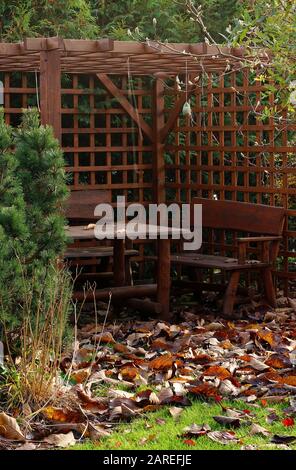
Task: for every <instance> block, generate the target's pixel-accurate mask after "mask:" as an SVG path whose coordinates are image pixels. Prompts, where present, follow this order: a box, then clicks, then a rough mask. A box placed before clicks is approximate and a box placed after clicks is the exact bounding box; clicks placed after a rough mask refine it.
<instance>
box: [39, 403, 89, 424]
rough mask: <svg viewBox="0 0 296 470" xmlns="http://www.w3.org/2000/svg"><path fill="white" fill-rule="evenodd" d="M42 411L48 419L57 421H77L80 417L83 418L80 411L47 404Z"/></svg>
mask: <svg viewBox="0 0 296 470" xmlns="http://www.w3.org/2000/svg"><path fill="white" fill-rule="evenodd" d="M42 413H43V414H44V415H45V417H46V418H47V419H49V420H50V421H55V422H58V423H78V422H80V421H81V419H82V418H83V420H84V417H83V414H82V413H81V412H78V411H73V410H69V409H68V408H56V407H53V406H47V407H46V408H43V410H42Z"/></svg>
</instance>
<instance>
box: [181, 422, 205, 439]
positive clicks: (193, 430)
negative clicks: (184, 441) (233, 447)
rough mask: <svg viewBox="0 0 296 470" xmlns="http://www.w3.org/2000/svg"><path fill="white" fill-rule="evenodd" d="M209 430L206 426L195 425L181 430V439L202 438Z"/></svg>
mask: <svg viewBox="0 0 296 470" xmlns="http://www.w3.org/2000/svg"><path fill="white" fill-rule="evenodd" d="M209 431H211V428H210V426H209V425H208V424H202V425H197V424H195V423H193V424H191V425H190V426H187V427H186V428H184V429H183V433H182V435H181V437H199V436H204V435H205V434H207V433H208V432H209Z"/></svg>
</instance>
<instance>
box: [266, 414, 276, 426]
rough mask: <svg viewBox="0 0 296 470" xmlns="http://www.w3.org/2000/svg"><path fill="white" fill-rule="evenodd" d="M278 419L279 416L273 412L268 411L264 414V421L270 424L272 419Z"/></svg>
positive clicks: (272, 421)
mask: <svg viewBox="0 0 296 470" xmlns="http://www.w3.org/2000/svg"><path fill="white" fill-rule="evenodd" d="M278 420H279V416H278V415H277V414H276V413H275V412H272V413H269V415H267V416H266V422H267V423H268V424H272V423H274V421H278Z"/></svg>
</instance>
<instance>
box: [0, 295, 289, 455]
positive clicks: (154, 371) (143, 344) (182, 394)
mask: <svg viewBox="0 0 296 470" xmlns="http://www.w3.org/2000/svg"><path fill="white" fill-rule="evenodd" d="M292 303H293V305H294V302H292ZM290 305H291V302H290V301H289V303H288V304H286V307H287V308H289V315H288V314H287V315H285V316H284V318H283V313H284V312H283V310H284V308H283V307H282V308H281V309H280V310H281V312H279V313H281V315H280V317H281V321H277V320H276V315H273V313H277V311H276V310H275V312H269V313H270V315H268V312H267V313H266V311H265V313H263V314H260V312H258V314H257V313H256V312H255V313H256V315H255V314H253V315H252V318H251V319H250V318H247V316H246V318H245V319H242V320H236V321H229V320H225V319H221V318H217V317H214V316H213V315H212V316H208V317H206V318H200V317H198V316H196V315H193V314H191V313H190V312H184V313H183V315H182V317H183V318H182V320H181V321H180V322H179V323H178V324H169V323H166V322H164V321H159V320H149V321H137V320H134V319H132V320H127V321H126V322H125V323H120V325H116V324H114V323H112V324H106V325H104V326H102V325H98V324H89V325H86V326H83V327H82V328H81V329H80V330H78V336H77V341H78V342H76V343H77V344H76V346H75V354H74V353H73V355H72V356H71V353H69V351H67V353H65V355H64V357H63V359H62V361H61V380H62V377H66V378H65V379H64V383H63V386H62V389H61V391H60V393H58V394H57V397H55V400H54V402H53V403H49V404H48V405H47V406H46V407H45V408H43V409H42V410H41V411H40V413H38V414H36V415H35V418H34V420H35V427H37V428H38V419H39V420H41V422H42V425H43V424H44V423H45V424H46V423H47V424H50V425H53V424H54V425H58V424H64V425H66V424H68V425H69V427H68V430H67V427H65V428H64V431H63V435H64V436H65V435H67V432H68V433H70V432H72V433H74V434H75V436H74V439H75V437H77V438H80V437H81V436H82V437H88V438H91V439H94V440H98V439H100V438H101V437H104V436H107V435H109V434H110V432H111V431H112V428H114V426H116V425H117V424H118V423H121V422H129V421H130V420H132V419H134V418H135V417H138V416H140V415H142V414H144V413H147V412H153V411H155V410H157V409H160V408H161V407H163V406H166V405H169V406H170V408H169V412H170V414H171V416H172V417H173V418H174V419H177V418H178V417H179V416H180V414H181V413H182V409H183V407H186V406H190V404H191V403H192V401H193V400H196V399H200V400H203V401H204V400H205V401H213V402H217V403H221V409H222V411H223V412H224V415H218V416H214V420H215V421H216V422H217V423H218V425H220V426H222V427H225V426H226V427H229V428H235V427H240V426H241V425H247V426H251V430H250V432H251V434H257V433H259V434H260V433H261V434H262V435H263V436H267V435H268V433H269V431H267V430H265V429H264V428H263V427H261V426H259V425H258V424H256V423H255V422H254V419H255V416H254V415H253V414H252V413H251V412H250V410H248V408H247V406H246V409H245V410H243V411H242V410H236V409H233V408H224V409H223V405H222V403H223V402H222V400H224V399H227V400H237V399H239V400H243V401H245V402H246V404H249V403H250V404H253V403H254V402H258V403H260V404H261V406H267V404H269V403H271V402H277V401H281V400H283V399H288V398H290V406H289V407H288V409H287V411H286V415H285V416H283V417H279V416H278V415H277V414H276V413H275V412H274V411H270V412H269V414H268V417H267V422H268V423H269V424H272V423H273V422H278V421H279V420H280V421H282V422H283V428H284V427H285V426H291V427H292V426H293V423H294V421H293V416H295V414H296V402H295V398H293V396H295V392H296V371H295V364H293V362H292V361H291V357H294V356H293V354H294V355H295V351H296V326H295V325H296V321H295V320H296V310H293V309H291V307H290ZM291 310H293V311H292V312H291ZM260 315H261V317H260ZM254 318H256V320H254ZM62 374H63V375H62ZM67 374H68V375H69V377H70V378H71V380H70V381H69V380H68V379H67V376H68V375H67ZM106 387H108V389H106ZM141 388H142V390H141ZM102 390H105V391H106V393H105V395H103V396H102ZM1 419H2V421H1ZM10 420H12V421H10ZM1 422H2V426H0V435H2V436H3V437H6V436H10V437H9V439H11V440H15V441H23V442H24V441H26V437H25V436H24V434H23V431H22V427H20V426H19V424H18V423H17V422H16V420H15V418H13V417H10V416H8V415H6V414H5V413H1V414H0V425H1ZM23 422H24V423H25V419H23ZM3 423H4V424H3ZM70 424H71V425H72V428H71V426H70ZM74 424H75V425H76V426H74ZM40 426H41V424H40ZM73 426H74V427H73ZM192 426H193V429H195V427H196V434H194V432H193V433H190V430H188V431H187V434H186V431H184V433H185V434H184V436H186V437H190V436H191V437H192V436H193V435H195V437H197V436H199V435H202V434H203V433H204V434H207V436H208V437H209V438H210V439H212V440H216V441H217V442H220V443H222V444H224V445H225V444H229V443H239V442H240V439H238V438H236V437H235V434H234V433H233V431H230V430H229V431H224V430H223V431H210V430H209V429H207V425H206V424H205V425H202V426H201V429H199V428H200V426H197V425H192ZM41 427H42V426H41ZM79 430H80V431H79ZM43 432H44V431H43ZM37 434H38V433H37ZM50 434H51V433H50V431H49V432H48V433H47V435H44V436H43V439H44V440H45V441H44V442H46V440H47V441H50V442H47V444H51V445H53V446H58V438H57V441H56V442H54V441H55V439H54V438H48V437H49V436H50ZM59 434H60V433H58V432H56V435H59ZM33 435H34V433H33ZM35 436H36V432H35ZM274 439H278V440H281V436H278V437H274ZM289 439H290V442H292V440H293V439H292V437H289V436H287V439H286V441H289ZM283 440H285V438H284V437H283ZM61 442H63V441H61ZM69 442H70V440H69ZM286 443H287V442H284V444H286Z"/></svg>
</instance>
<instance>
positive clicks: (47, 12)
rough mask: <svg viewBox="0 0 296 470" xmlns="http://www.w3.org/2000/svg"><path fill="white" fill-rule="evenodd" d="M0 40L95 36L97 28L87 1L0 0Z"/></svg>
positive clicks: (88, 37)
mask: <svg viewBox="0 0 296 470" xmlns="http://www.w3.org/2000/svg"><path fill="white" fill-rule="evenodd" d="M0 18H1V20H0V39H1V40H2V41H3V40H6V41H17V40H20V39H23V38H25V37H35V36H61V37H64V38H83V39H95V38H96V37H98V35H99V29H98V27H97V25H96V24H95V19H94V18H93V16H92V14H91V10H90V6H89V2H88V1H87V0H59V1H55V0H10V1H9V2H7V1H6V0H0Z"/></svg>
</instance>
